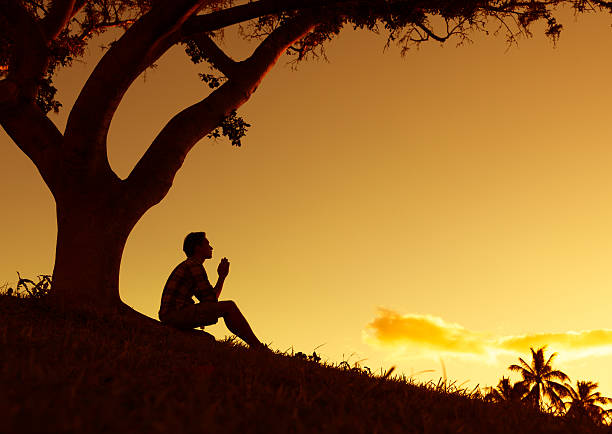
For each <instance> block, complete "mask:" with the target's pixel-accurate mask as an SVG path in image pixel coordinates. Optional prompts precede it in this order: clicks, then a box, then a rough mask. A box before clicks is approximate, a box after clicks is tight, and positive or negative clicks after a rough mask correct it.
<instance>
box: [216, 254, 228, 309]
mask: <svg viewBox="0 0 612 434" xmlns="http://www.w3.org/2000/svg"><path fill="white" fill-rule="evenodd" d="M229 266H230V263H229V261H228V260H227V258H223V259H221V262H219V266H218V267H217V274H218V275H219V278H218V279H217V284H216V285H215V287H214V288H213V289H214V290H215V296H216V297H217V300H219V295H221V290H222V289H223V282H225V278H226V277H227V275H228V274H229Z"/></svg>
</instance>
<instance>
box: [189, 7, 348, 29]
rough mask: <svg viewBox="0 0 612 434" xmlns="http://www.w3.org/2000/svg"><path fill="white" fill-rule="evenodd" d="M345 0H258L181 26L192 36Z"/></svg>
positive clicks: (210, 14)
mask: <svg viewBox="0 0 612 434" xmlns="http://www.w3.org/2000/svg"><path fill="white" fill-rule="evenodd" d="M345 1H346V0H259V1H254V2H251V3H247V4H244V5H240V6H234V7H232V8H228V9H223V10H220V11H215V12H210V13H208V14H205V15H196V16H193V17H191V18H189V19H188V20H187V21H186V22H185V24H184V25H183V35H185V36H192V35H195V34H199V33H202V32H211V31H214V30H219V29H222V28H224V27H227V26H231V25H233V24H238V23H242V22H245V21H249V20H252V19H255V18H258V17H261V16H266V15H271V14H276V13H280V12H287V11H292V10H298V9H300V10H303V11H304V10H306V9H312V8H317V7H320V6H325V5H331V4H336V3H342V2H345Z"/></svg>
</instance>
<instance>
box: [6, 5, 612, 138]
mask: <svg viewBox="0 0 612 434" xmlns="http://www.w3.org/2000/svg"><path fill="white" fill-rule="evenodd" d="M9 3H10V2H9ZM13 3H18V4H19V7H21V8H23V9H25V10H26V11H27V12H28V13H29V14H30V15H31V16H32V17H33V18H34V19H35V20H36V21H38V22H43V21H44V20H45V19H48V18H49V17H50V16H51V15H52V14H53V8H54V7H55V6H56V3H57V4H61V3H62V1H51V0H23V1H19V2H17V1H16V0H15V1H13ZM155 4H156V0H89V1H87V0H77V1H75V3H74V11H75V13H74V14H73V15H72V16H71V17H70V19H69V20H68V22H67V24H66V25H65V26H63V27H62V28H61V29H60V31H59V32H58V34H57V36H56V37H54V38H53V39H52V40H51V41H49V43H48V46H47V50H48V51H47V53H46V55H47V64H46V68H45V73H44V74H43V76H41V77H39V78H38V82H37V83H36V87H37V89H36V93H35V98H36V102H37V104H38V106H39V107H40V108H41V109H42V111H43V112H44V113H48V112H50V111H54V112H57V111H58V110H59V109H60V107H61V103H60V102H59V101H57V100H56V99H55V96H56V92H57V89H56V88H55V87H54V85H53V76H54V74H55V73H56V72H57V70H58V69H59V68H61V67H67V66H70V65H71V64H72V63H73V62H74V61H75V60H76V59H79V58H82V57H83V56H84V54H85V52H86V47H87V45H88V44H89V43H90V42H91V41H92V40H93V39H94V38H95V37H96V36H98V35H100V34H102V33H104V32H106V31H108V30H110V29H115V30H119V31H125V30H127V29H129V28H130V27H131V26H132V25H134V23H136V22H137V21H138V20H139V19H140V18H141V17H143V15H145V14H146V13H147V12H148V11H149V10H150V9H151V8H152V7H153V6H155ZM561 4H569V5H571V7H573V8H574V9H575V10H576V11H577V12H583V11H585V10H589V9H593V8H595V7H599V8H606V9H608V10H610V11H612V3H611V2H605V1H599V0H597V1H595V2H586V1H584V0H569V1H561V0H551V1H546V0H544V1H541V0H533V1H516V0H493V1H487V0H349V1H342V0H286V1H278V0H259V1H248V2H246V1H241V2H234V1H233V0H207V1H204V2H202V3H201V6H200V8H199V10H198V11H197V16H194V17H192V18H193V20H192V21H193V23H192V24H190V23H189V22H187V23H185V30H184V31H183V34H182V35H181V38H180V39H179V40H178V41H177V43H180V44H183V45H184V46H185V51H186V53H187V54H188V55H189V57H190V58H191V60H192V61H193V62H195V63H200V62H202V63H206V64H208V65H209V66H212V67H213V69H215V68H214V61H212V59H210V58H209V57H207V56H206V55H205V54H204V51H205V50H202V44H203V41H204V40H203V39H202V38H201V37H198V36H197V31H196V30H197V20H198V18H200V19H202V20H203V19H204V18H213V17H221V18H223V17H224V16H229V15H230V14H233V15H234V16H239V15H240V14H242V15H243V17H242V18H240V16H239V17H238V18H234V19H232V20H228V25H232V24H236V23H238V24H241V25H242V26H243V29H242V30H243V34H244V37H245V38H254V39H261V38H263V37H265V36H267V35H269V34H270V33H271V32H272V31H273V30H274V29H276V28H278V27H279V26H281V25H282V24H283V23H285V22H287V21H288V20H290V19H292V18H294V17H295V16H297V15H299V14H303V13H304V12H310V13H314V14H316V15H317V16H318V17H320V19H319V20H318V21H319V23H320V24H318V25H317V26H316V28H315V29H314V31H312V32H310V33H309V34H307V35H306V36H305V37H304V38H302V39H301V40H300V41H298V42H297V43H296V44H294V45H293V46H291V47H290V48H289V50H288V53H289V54H291V55H293V56H294V57H293V59H294V61H296V62H299V61H301V60H304V59H308V58H313V57H318V56H325V46H326V44H327V43H328V42H329V41H331V40H332V38H333V37H334V36H335V35H337V34H338V33H339V32H340V30H341V29H342V28H343V27H344V26H346V25H350V26H352V27H354V28H360V29H368V30H370V31H373V32H378V33H383V34H385V35H386V37H387V40H388V43H389V44H391V43H393V44H397V45H398V46H400V47H401V48H402V50H403V51H404V50H407V49H408V48H410V47H411V46H413V45H415V44H420V43H422V42H425V41H429V40H435V41H438V42H444V41H446V40H447V39H449V38H451V37H452V36H455V37H457V38H458V39H457V40H458V41H459V42H462V41H465V40H469V35H470V33H471V32H473V31H486V32H488V31H489V29H492V31H493V32H504V33H505V34H506V37H507V38H508V41H509V42H510V43H513V42H515V41H516V38H517V37H518V36H519V35H530V32H529V28H530V25H531V24H532V23H534V22H536V21H542V22H544V23H545V33H546V35H548V36H549V37H551V38H553V39H556V38H558V36H559V33H560V31H561V29H562V25H561V24H559V23H558V22H557V19H556V18H555V16H554V12H555V9H556V8H557V7H558V6H559V5H561ZM223 14H225V15H223ZM221 21H222V20H221ZM209 27H210V26H209ZM213 27H215V26H213ZM223 27H225V26H224V25H223V24H221V25H219V26H216V27H215V28H214V29H213V30H209V31H205V32H204V33H205V35H206V36H208V37H211V38H213V39H214V38H219V37H222V30H223ZM190 28H191V29H192V30H193V31H190V30H189V29H190ZM15 34H16V31H15V27H14V26H11V23H10V22H9V20H8V19H7V18H6V16H5V15H4V14H0V78H6V77H7V76H9V75H10V71H11V69H12V66H14V64H15V63H18V61H19V60H18V59H17V58H16V57H17V56H15V54H14V50H13V48H14V47H13V46H14V45H15V44H17V43H18V41H17V38H16V37H15ZM201 78H202V79H203V81H205V82H206V83H207V84H208V85H209V86H210V87H212V88H214V87H217V86H219V85H220V83H221V82H222V81H223V78H224V77H223V74H221V75H219V74H210V73H203V74H201ZM248 126H249V125H248V124H247V123H246V122H244V121H243V120H242V119H240V118H238V117H237V116H235V114H233V115H232V116H230V118H228V119H227V120H226V121H225V124H224V125H221V126H220V127H221V129H222V133H223V134H225V135H228V137H230V139H231V141H232V143H233V144H235V145H239V144H240V137H242V135H244V131H246V128H247V127H248ZM218 135H219V130H216V131H215V132H213V133H212V134H211V136H213V137H216V136H218Z"/></svg>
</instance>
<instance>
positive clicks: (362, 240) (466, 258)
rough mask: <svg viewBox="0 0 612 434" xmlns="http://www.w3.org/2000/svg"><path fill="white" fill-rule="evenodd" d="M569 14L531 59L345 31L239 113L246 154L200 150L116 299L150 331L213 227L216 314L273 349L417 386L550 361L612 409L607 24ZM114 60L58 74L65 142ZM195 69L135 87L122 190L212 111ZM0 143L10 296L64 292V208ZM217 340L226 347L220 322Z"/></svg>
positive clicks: (125, 127) (284, 71)
mask: <svg viewBox="0 0 612 434" xmlns="http://www.w3.org/2000/svg"><path fill="white" fill-rule="evenodd" d="M563 17H564V19H563V20H562V23H563V24H564V26H565V30H564V31H563V33H562V35H561V38H560V40H559V42H558V44H557V46H556V47H553V44H552V43H551V41H550V40H548V39H546V38H545V37H544V35H543V32H542V31H541V29H540V28H534V38H532V39H522V40H521V41H520V43H519V46H518V47H516V46H513V47H510V48H508V45H507V44H506V42H505V39H504V37H503V35H500V36H498V37H493V36H490V37H487V38H485V37H484V36H483V35H473V40H474V43H473V44H467V45H463V46H460V47H456V46H455V45H456V41H450V42H448V43H447V44H445V45H444V46H443V47H440V46H439V44H438V43H429V44H424V45H422V46H421V48H420V49H418V50H417V49H412V50H410V51H409V52H408V53H407V54H406V56H405V57H403V58H402V57H401V56H400V53H399V50H398V49H397V48H394V47H392V48H390V49H388V50H386V52H383V48H384V43H385V39H384V37H382V36H376V35H373V34H369V33H366V32H354V31H352V30H350V29H348V30H345V31H344V32H343V33H341V35H340V36H339V37H338V38H337V39H336V40H335V41H333V42H332V43H331V44H330V45H329V47H328V57H329V59H330V62H329V63H326V62H324V61H320V62H307V63H303V64H301V65H300V66H299V69H298V71H292V70H291V68H290V67H289V66H287V65H286V62H287V59H286V58H283V59H281V61H280V62H279V64H278V65H277V66H276V68H275V69H274V70H273V71H272V72H271V73H270V74H269V75H268V76H267V77H266V79H265V80H264V82H263V84H262V85H261V86H260V88H259V89H258V90H257V92H256V93H255V94H254V95H253V97H252V98H251V100H250V101H249V102H248V103H247V104H246V105H245V106H244V107H243V108H242V109H241V110H240V111H239V114H241V115H242V116H243V117H244V118H245V119H246V120H247V121H248V122H250V123H251V124H252V127H251V128H250V129H249V132H248V135H247V137H246V138H245V139H244V140H243V147H242V148H236V147H232V146H231V145H230V144H229V143H228V142H227V141H226V140H221V139H220V140H218V141H216V142H215V141H214V140H203V141H202V142H201V143H199V144H198V146H196V148H195V149H194V150H193V151H192V152H191V153H190V155H189V156H188V158H187V160H186V162H185V164H184V166H183V168H182V169H181V171H180V172H179V174H178V176H177V178H176V180H175V183H174V186H173V188H172V190H171V191H170V193H169V194H168V196H167V197H166V199H165V200H164V201H162V203H160V204H159V205H157V206H155V207H154V208H152V209H151V210H150V211H149V212H148V213H147V214H146V215H145V216H144V218H143V219H142V220H141V221H140V222H139V223H138V225H137V226H136V228H135V229H134V231H133V232H132V234H131V236H130V238H129V240H128V243H127V247H126V250H125V253H124V256H123V262H122V269H121V281H120V284H121V295H122V298H123V300H124V301H125V302H127V303H128V304H129V305H131V306H133V307H135V308H136V309H137V310H139V311H141V312H143V313H145V314H147V315H149V316H152V317H156V315H157V310H158V308H159V301H160V296H161V290H162V288H163V285H164V283H165V281H166V278H167V276H168V274H169V273H170V271H171V270H172V269H173V267H174V266H175V265H176V264H177V263H178V262H180V261H181V260H182V259H183V253H182V251H181V244H182V240H183V238H184V236H185V234H186V233H187V232H190V231H198V230H203V231H205V232H206V233H207V235H208V238H209V239H210V241H211V244H212V245H213V247H214V257H213V259H212V262H207V263H205V266H206V268H207V270H208V273H209V276H210V277H211V280H212V281H213V283H214V281H216V271H215V270H216V266H217V263H218V261H219V259H220V258H221V257H223V256H227V257H228V258H229V260H230V262H231V268H230V274H229V277H228V279H227V281H226V283H225V286H224V291H223V293H222V296H221V298H225V299H234V300H236V301H237V303H238V305H239V306H240V308H241V309H242V311H243V312H244V314H245V316H246V317H247V318H248V319H249V321H250V322H251V324H252V326H253V329H254V331H255V333H256V334H257V335H258V336H259V337H260V338H261V339H262V340H263V341H264V342H267V343H270V344H271V347H272V348H273V349H278V350H281V351H284V350H287V349H289V350H290V349H291V348H292V347H293V348H294V349H295V351H303V352H307V353H311V352H312V351H313V350H315V349H316V351H317V352H318V353H321V354H322V356H323V357H324V359H327V360H329V361H331V362H340V361H342V360H348V361H349V362H350V363H351V364H353V363H354V362H358V361H360V363H361V365H362V366H364V365H365V366H369V367H370V368H372V369H373V370H375V371H378V370H379V369H380V368H382V369H388V368H389V367H390V366H393V365H394V366H396V367H397V368H398V372H403V373H405V374H406V375H411V374H415V375H416V376H415V379H417V380H421V381H426V380H428V379H437V378H439V377H441V376H442V367H441V366H442V364H441V360H442V361H443V363H444V365H445V367H446V372H447V375H448V377H449V379H451V380H456V381H457V383H464V382H466V383H465V385H466V386H469V387H473V386H476V385H478V384H480V385H481V386H489V385H495V384H496V383H497V381H498V380H499V378H501V377H502V376H504V375H505V376H507V375H509V371H507V369H506V368H507V366H508V365H509V364H511V363H514V362H516V360H517V357H518V356H523V357H525V358H527V356H528V352H529V347H530V346H540V345H543V344H548V345H549V349H550V350H552V351H557V352H558V353H559V357H558V359H557V361H556V363H555V366H556V367H557V368H559V369H562V370H563V371H565V372H566V373H567V374H568V375H569V376H570V377H571V379H572V381H573V382H575V380H592V381H597V382H599V383H600V390H601V391H602V392H603V394H604V395H606V396H612V372H611V371H610V369H609V366H610V363H611V362H612V320H611V318H610V305H611V302H612V170H611V169H612V147H611V146H610V145H611V144H612V122H611V121H610V119H611V114H610V101H612V87H611V86H610V71H612V57H611V56H610V47H612V28H611V27H610V24H611V23H612V17H610V15H606V14H600V15H595V14H593V15H583V16H580V17H578V19H576V18H575V17H573V16H572V14H571V13H569V12H568V13H565V14H563ZM232 41H234V42H235V37H233V36H232V35H231V34H229V35H228V37H227V39H226V47H228V49H229V50H230V51H231V50H232V47H234V48H233V49H234V50H235V51H234V53H238V54H240V53H245V52H246V51H245V50H246V49H247V46H245V44H243V43H239V44H238V45H237V46H234V45H235V44H232ZM102 42H103V41H100V42H97V41H94V43H92V44H91V46H90V51H89V55H88V57H87V62H86V63H77V64H75V65H74V67H73V68H71V69H67V70H62V71H61V72H60V73H59V74H58V75H57V79H56V85H57V87H58V88H59V99H60V100H61V101H62V102H63V104H64V109H63V110H62V111H61V112H60V114H59V115H51V118H52V119H53V121H54V122H56V124H58V125H59V126H61V127H62V128H63V126H64V125H65V120H66V116H67V114H68V111H67V109H68V108H70V107H71V105H72V102H73V101H74V99H75V98H76V95H77V92H78V89H79V88H80V86H81V85H82V84H83V83H84V81H85V79H86V77H87V74H88V72H89V71H91V69H92V67H93V64H94V62H95V59H97V58H99V56H100V50H99V49H98V48H97V47H98V46H99V45H100V44H101V43H102ZM106 42H108V40H106ZM238 57H239V56H238ZM198 72H206V71H205V70H204V69H203V68H202V67H197V66H194V65H192V64H191V63H190V61H189V60H188V58H187V56H186V55H185V54H184V52H183V51H182V49H181V48H175V49H173V50H172V51H171V52H169V53H168V54H167V55H166V56H165V57H164V58H162V60H161V61H160V62H159V64H158V66H157V68H155V69H153V70H150V71H148V72H147V73H146V75H145V77H144V78H141V79H139V80H138V81H137V82H136V83H135V84H134V85H133V87H132V88H131V89H130V91H129V92H128V94H127V95H126V98H125V100H124V101H123V103H122V105H121V106H120V108H119V110H118V112H117V115H116V116H115V119H114V120H113V123H112V126H111V131H110V136H109V157H110V160H111V164H112V166H113V168H114V169H115V170H116V171H117V173H118V174H119V175H120V176H121V177H125V176H127V174H128V173H129V171H130V170H131V168H132V167H133V165H134V164H135V162H136V161H137V159H138V158H139V157H140V155H142V153H143V152H144V150H145V149H146V147H147V146H148V144H149V143H150V142H151V140H152V139H153V138H154V137H155V135H156V134H157V132H158V131H159V130H160V129H161V128H162V126H163V125H164V123H165V122H166V121H167V120H169V119H170V117H171V116H173V115H174V114H175V113H176V112H177V110H179V109H181V108H184V107H185V106H187V105H189V104H191V103H193V102H195V101H197V100H199V99H201V97H202V96H203V95H205V94H206V92H208V88H207V87H206V86H205V85H204V84H203V83H201V82H200V81H199V79H198V77H197V73H198ZM0 141H1V146H2V158H1V159H0V177H1V180H2V182H0V197H1V198H2V205H3V207H2V208H3V212H2V215H1V217H0V219H1V223H0V228H1V229H0V234H1V237H2V249H1V251H0V255H1V261H0V283H2V282H5V281H6V282H12V283H14V281H15V279H16V274H15V271H20V272H21V273H22V275H25V276H34V275H36V274H40V273H49V274H50V273H51V271H52V268H53V256H54V248H55V235H56V223H55V209H54V202H53V199H52V197H51V194H50V193H49V191H48V190H47V188H46V187H45V186H44V184H43V182H42V180H41V179H40V177H39V175H38V173H37V172H36V170H35V168H34V166H33V164H32V163H31V162H30V161H29V160H28V159H27V158H26V157H25V155H24V154H22V153H21V152H20V151H19V150H18V148H17V147H16V146H15V145H14V144H13V143H12V142H11V141H10V139H9V138H8V136H7V135H6V134H5V133H4V131H2V133H1V134H0ZM83 284H84V285H86V284H87V282H83ZM207 330H208V331H210V332H211V333H213V334H214V335H215V336H217V337H218V338H222V337H223V336H224V335H226V334H229V332H228V331H227V329H226V328H225V326H224V325H223V322H222V321H220V325H216V326H214V327H210V328H208V329H207ZM423 370H434V372H429V373H421V371H423ZM512 378H513V379H515V380H516V379H518V377H517V376H516V374H512Z"/></svg>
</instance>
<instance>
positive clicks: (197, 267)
mask: <svg viewBox="0 0 612 434" xmlns="http://www.w3.org/2000/svg"><path fill="white" fill-rule="evenodd" d="M193 296H195V297H196V298H197V299H198V300H200V301H201V302H202V301H217V297H216V295H215V289H214V288H213V286H212V285H211V284H210V282H209V281H208V276H207V275H206V270H204V266H202V264H201V263H199V262H196V261H194V260H191V259H189V258H188V259H186V260H184V261H183V262H181V263H180V264H178V265H177V266H176V268H175V269H174V270H173V271H172V273H170V277H168V281H167V282H166V286H164V291H163V292H162V299H161V307H160V309H159V317H160V319H161V318H162V317H163V315H165V314H166V313H168V312H171V311H174V310H177V309H182V308H184V307H186V306H189V305H192V304H194V301H193Z"/></svg>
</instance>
